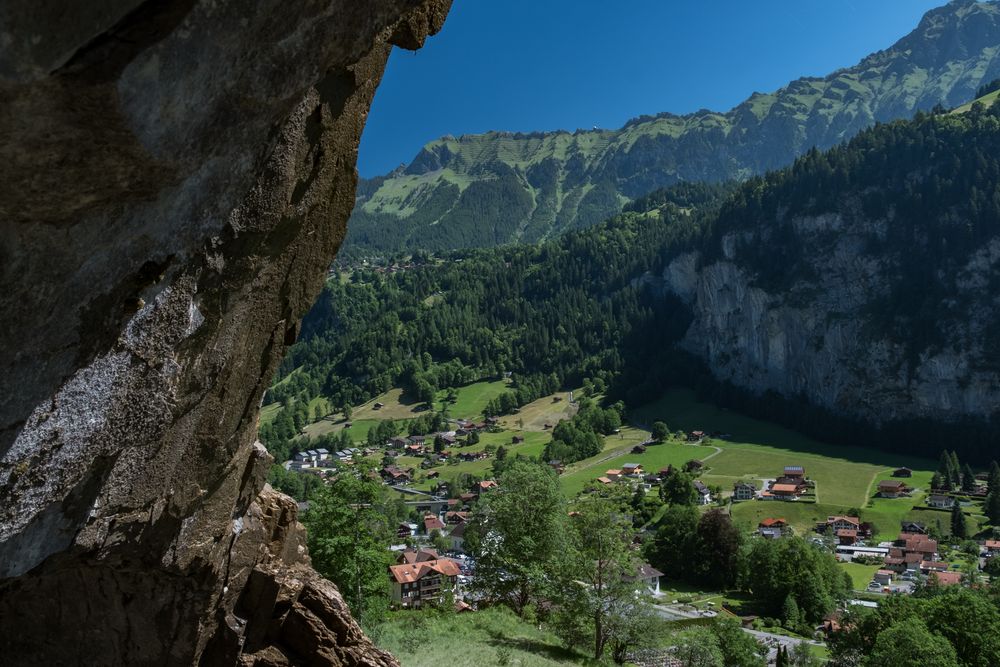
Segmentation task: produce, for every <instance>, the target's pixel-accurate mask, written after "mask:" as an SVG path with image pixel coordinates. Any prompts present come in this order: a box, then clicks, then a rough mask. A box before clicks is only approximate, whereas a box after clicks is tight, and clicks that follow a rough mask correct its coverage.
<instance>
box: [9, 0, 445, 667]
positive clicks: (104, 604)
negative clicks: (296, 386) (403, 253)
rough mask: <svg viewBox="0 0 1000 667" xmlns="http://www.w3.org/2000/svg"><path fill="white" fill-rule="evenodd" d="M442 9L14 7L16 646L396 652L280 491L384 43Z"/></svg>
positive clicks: (201, 653) (220, 656) (149, 652)
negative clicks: (297, 368) (355, 614)
mask: <svg viewBox="0 0 1000 667" xmlns="http://www.w3.org/2000/svg"><path fill="white" fill-rule="evenodd" d="M449 5H450V0H377V1H372V2H366V3H356V2H350V1H349V0H326V1H324V2H296V3H285V2H278V1H277V0H255V1H253V2H240V1H237V0H232V1H228V2H226V1H223V2H217V1H215V2H212V1H209V0H173V1H167V2H152V1H145V2H142V1H140V0H102V1H99V2H91V3H69V4H66V3H54V2H37V1H36V0H13V1H12V2H7V3H4V5H3V7H0V43H2V44H3V49H2V50H0V100H2V102H0V136H3V137H4V141H3V142H2V143H0V285H2V289H0V312H2V313H3V315H4V317H3V320H4V321H3V326H2V327H0V377H2V378H3V391H2V392H0V577H2V580H0V654H2V655H3V656H4V661H5V662H7V663H8V664H46V665H54V664H78V663H79V664H102V665H114V664H128V665H138V664H172V665H173V664H176V665H186V664H192V663H197V662H199V661H201V662H202V663H203V664H212V665H215V664H236V663H237V662H242V663H244V664H286V663H289V662H302V663H304V664H371V665H376V664H394V661H393V659H392V658H391V657H389V656H386V655H384V654H382V653H380V652H378V651H377V650H375V649H374V648H373V647H372V646H371V644H370V643H369V642H368V640H367V639H365V638H364V636H363V635H362V634H361V632H360V630H359V628H358V627H357V625H356V624H355V623H354V622H353V621H352V620H351V619H350V615H349V614H348V613H347V611H346V608H345V607H344V605H343V603H342V601H341V600H340V598H339V595H338V594H337V593H336V590H335V589H334V588H333V587H332V586H331V585H329V584H328V583H326V582H324V581H322V580H321V579H320V578H319V577H318V576H317V575H316V574H315V573H314V572H313V571H312V570H311V569H310V568H309V566H308V565H309V561H308V556H307V555H306V553H305V549H304V547H303V540H302V529H301V526H300V525H299V524H298V523H297V521H296V516H295V506H294V503H291V502H290V501H289V500H288V499H286V498H283V497H281V496H279V495H278V494H275V493H273V492H271V491H270V490H269V489H267V488H266V487H264V482H263V480H264V475H265V471H266V469H267V466H268V463H269V461H268V456H267V454H266V452H264V451H263V450H262V449H261V448H260V447H259V445H255V444H254V440H255V432H256V423H257V412H258V405H259V402H260V398H261V395H262V392H263V390H264V388H265V386H266V384H267V382H268V381H269V379H270V377H271V375H272V374H273V372H274V369H275V367H276V365H277V363H278V361H279V360H280V358H281V356H282V353H283V351H284V349H285V347H286V346H287V345H288V344H290V343H291V342H292V341H294V339H295V336H296V334H297V331H298V321H299V318H300V317H301V316H302V315H303V313H304V312H305V311H306V309H308V307H309V305H310V303H311V301H312V300H313V298H314V297H315V295H316V294H317V293H318V291H319V289H320V287H321V284H322V280H323V276H324V274H325V269H326V267H327V266H328V263H329V261H330V260H331V258H332V257H333V256H334V255H335V253H336V251H337V249H338V247H339V245H340V242H341V239H342V238H343V235H344V227H345V221H346V220H347V218H348V216H349V214H350V211H351V208H352V206H353V203H354V189H355V185H356V172H355V169H354V164H355V160H356V155H357V146H358V141H359V139H360V135H361V131H362V128H363V126H364V121H365V118H366V115H367V113H368V108H369V105H370V103H371V100H372V96H373V94H374V91H375V88H376V86H377V84H378V82H379V80H380V77H381V74H382V71H383V68H384V65H385V62H386V59H387V57H388V54H389V51H390V49H391V47H392V45H398V46H401V47H404V48H410V49H415V48H419V47H420V46H421V45H422V43H423V40H424V39H425V38H426V37H427V36H428V35H430V34H432V33H434V32H436V31H437V30H438V29H440V27H441V25H442V24H443V22H444V18H445V16H446V13H447V10H448V8H449Z"/></svg>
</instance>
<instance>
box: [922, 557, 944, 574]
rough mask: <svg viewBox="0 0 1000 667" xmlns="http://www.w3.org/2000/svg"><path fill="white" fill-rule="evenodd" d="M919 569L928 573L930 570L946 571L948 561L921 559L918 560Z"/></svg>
mask: <svg viewBox="0 0 1000 667" xmlns="http://www.w3.org/2000/svg"><path fill="white" fill-rule="evenodd" d="M920 571H921V572H922V573H924V574H930V573H931V572H947V571H948V563H943V562H940V561H933V560H922V561H920Z"/></svg>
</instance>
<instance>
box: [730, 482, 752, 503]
mask: <svg viewBox="0 0 1000 667" xmlns="http://www.w3.org/2000/svg"><path fill="white" fill-rule="evenodd" d="M756 497H757V487H756V486H755V485H754V484H752V483H750V482H736V484H735V485H734V486H733V500H734V501H737V502H741V501H744V500H753V499H754V498H756Z"/></svg>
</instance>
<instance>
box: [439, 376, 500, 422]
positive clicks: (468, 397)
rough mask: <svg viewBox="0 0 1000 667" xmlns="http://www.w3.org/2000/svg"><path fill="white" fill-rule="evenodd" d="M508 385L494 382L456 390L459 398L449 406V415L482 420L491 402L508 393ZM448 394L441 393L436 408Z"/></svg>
mask: <svg viewBox="0 0 1000 667" xmlns="http://www.w3.org/2000/svg"><path fill="white" fill-rule="evenodd" d="M507 388H508V385H507V382H505V381H504V380H494V381H492V382H475V383H473V384H468V385H465V386H464V387H459V388H458V389H456V390H455V391H456V393H457V397H456V400H455V402H454V403H451V404H449V405H448V413H449V414H450V415H451V416H452V417H453V418H455V419H482V417H483V408H485V407H486V404H487V403H489V402H490V401H491V400H493V399H494V398H496V397H497V396H499V395H500V394H502V393H503V392H505V391H507ZM447 394H448V392H447V391H445V390H442V391H439V392H438V394H437V399H436V401H435V403H434V405H435V407H436V408H439V407H440V406H441V403H442V401H444V399H445V396H447Z"/></svg>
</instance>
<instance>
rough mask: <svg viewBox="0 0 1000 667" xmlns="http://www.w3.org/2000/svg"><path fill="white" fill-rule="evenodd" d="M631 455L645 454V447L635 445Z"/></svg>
mask: <svg viewBox="0 0 1000 667" xmlns="http://www.w3.org/2000/svg"><path fill="white" fill-rule="evenodd" d="M632 453H633V454H645V453H646V445H636V446H635V447H633V448H632Z"/></svg>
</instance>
